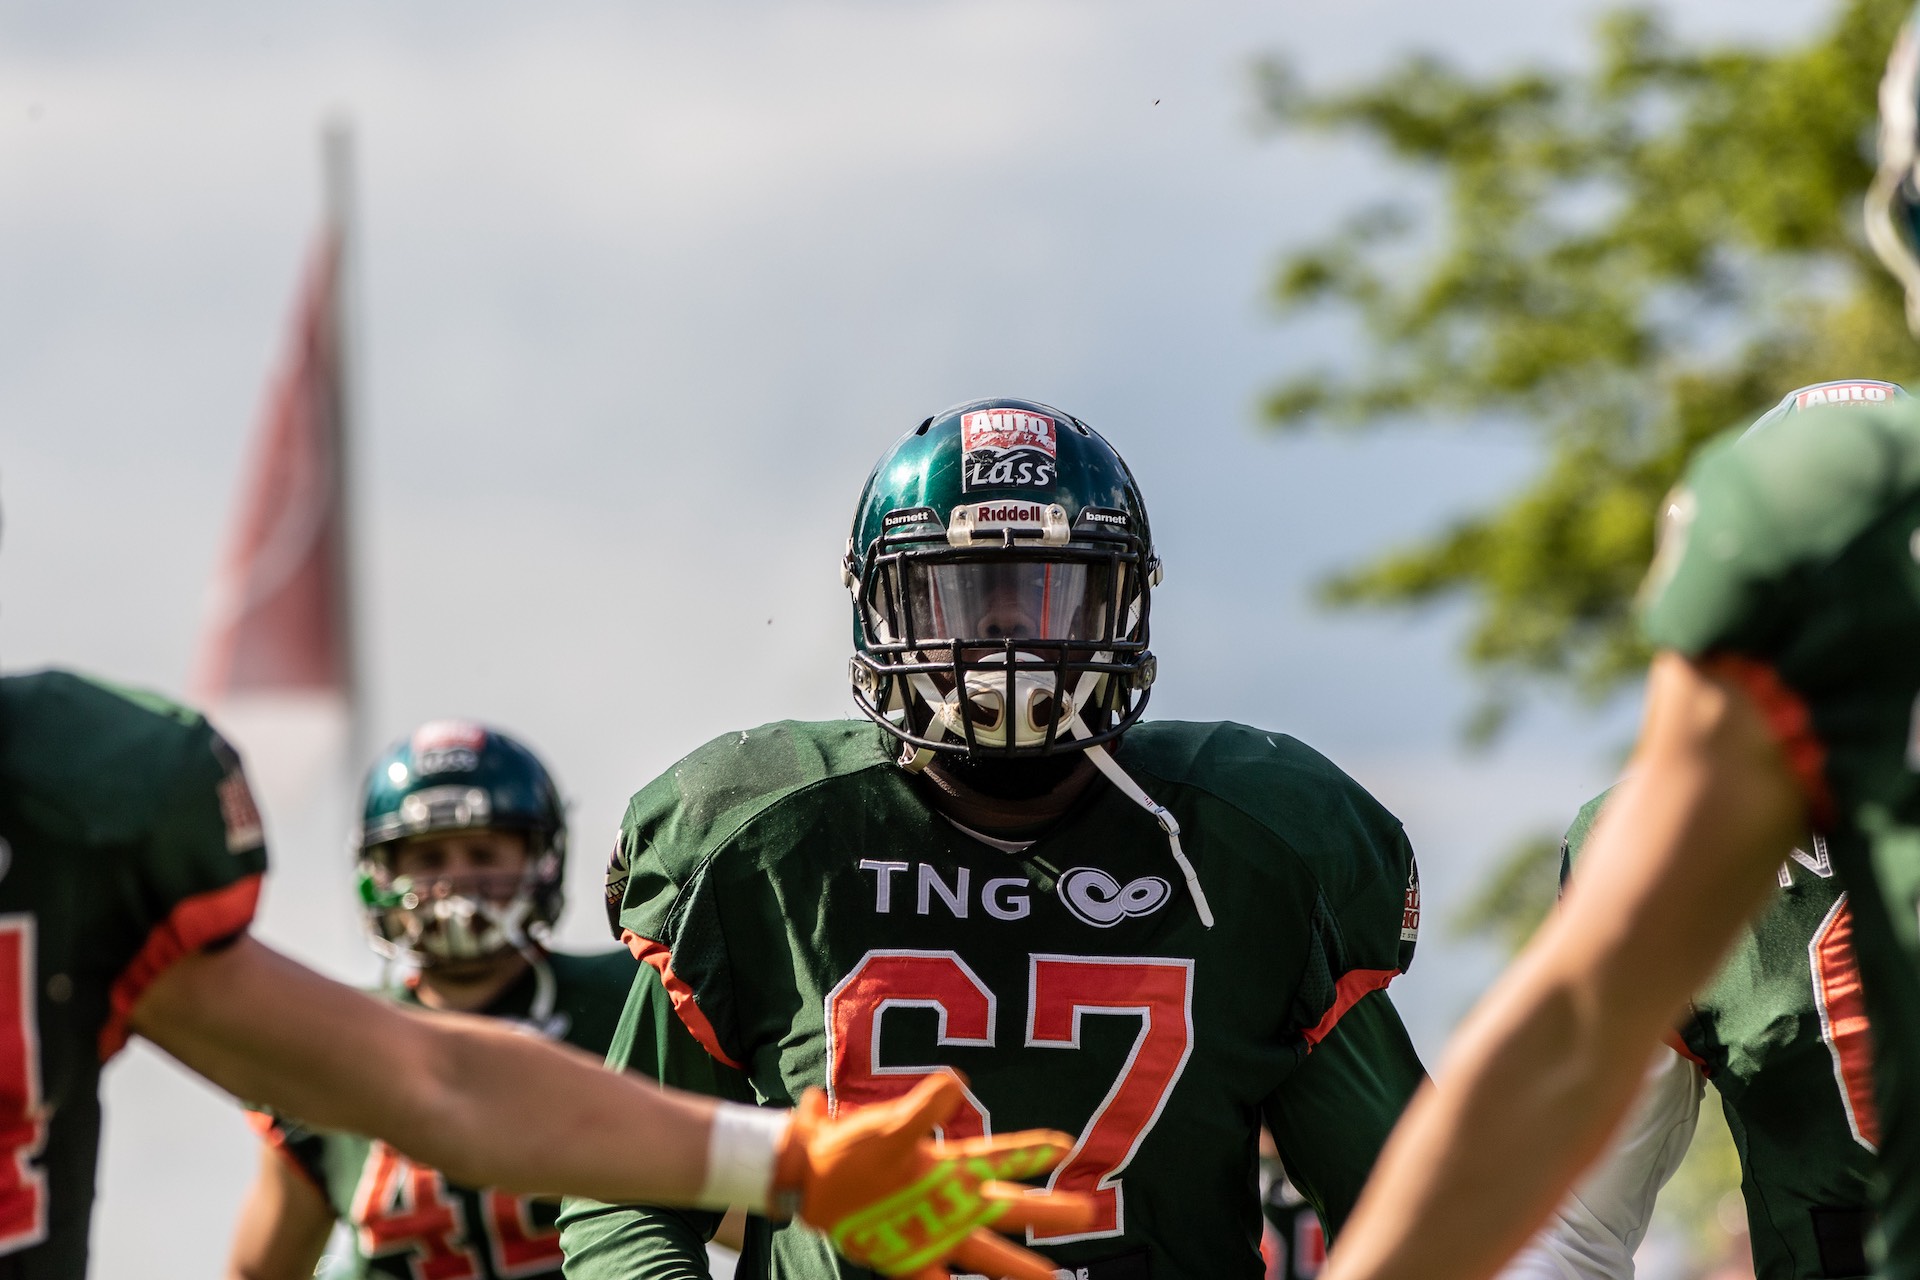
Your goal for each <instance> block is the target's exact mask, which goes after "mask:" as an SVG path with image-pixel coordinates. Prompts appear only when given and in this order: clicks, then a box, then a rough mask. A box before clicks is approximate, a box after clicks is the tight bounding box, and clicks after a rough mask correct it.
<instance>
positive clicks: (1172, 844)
mask: <svg viewBox="0 0 1920 1280" xmlns="http://www.w3.org/2000/svg"><path fill="white" fill-rule="evenodd" d="M1072 727H1073V729H1074V731H1075V732H1077V733H1078V734H1079V735H1080V736H1081V737H1083V738H1090V737H1092V736H1093V735H1092V734H1091V733H1090V732H1088V730H1087V724H1086V721H1084V720H1082V719H1081V718H1080V713H1079V712H1078V711H1075V712H1074V713H1073V724H1072ZM1081 750H1083V751H1085V752H1086V755H1087V759H1089V760H1091V761H1093V767H1094V768H1096V769H1098V770H1099V771H1100V772H1101V773H1103V774H1105V775H1106V777H1107V781H1108V782H1111V783H1112V784H1113V785H1114V786H1116V787H1118V788H1119V789H1120V794H1121V795H1124V796H1125V797H1126V798H1127V799H1129V800H1131V801H1133V802H1134V803H1135V804H1137V805H1139V806H1140V807H1141V808H1142V809H1145V810H1146V811H1147V812H1148V813H1150V814H1152V815H1153V817H1154V821H1156V822H1158V823H1159V824H1160V829H1161V830H1162V831H1164V832H1166V833H1167V847H1168V848H1169V849H1171V850H1172V851H1173V860H1174V862H1175V863H1177V864H1178V865H1179V867H1180V874H1181V876H1182V877H1184V878H1185V879H1186V882H1187V892H1188V893H1189V894H1191V895H1192V897H1193V909H1194V910H1195V911H1197V912H1198V913H1199V915H1200V923H1201V924H1203V925H1205V926H1206V927H1207V928H1209V929H1211V928H1213V908H1212V907H1210V906H1208V905H1207V894H1206V891H1205V890H1204V889H1202V888H1201V887H1200V876H1199V875H1198V873H1196V872H1195V871H1194V869H1193V864H1192V863H1191V862H1188V861H1187V854H1186V850H1184V849H1182V848H1181V847H1180V823H1179V822H1178V821H1177V820H1176V819H1175V818H1174V816H1173V815H1172V814H1171V813H1169V812H1168V811H1167V807H1166V806H1165V805H1163V804H1161V803H1160V802H1159V801H1158V800H1155V799H1154V798H1153V797H1152V796H1150V795H1148V794H1147V793H1146V792H1145V791H1143V790H1141V789H1140V784H1139V783H1137V782H1135V781H1134V780H1133V779H1132V778H1129V777H1128V776H1127V771H1126V770H1125V769H1122V768H1121V767H1120V762H1119V761H1117V760H1115V759H1114V758H1113V756H1112V755H1111V754H1110V753H1109V752H1108V751H1107V749H1106V748H1105V747H1104V746H1098V745H1096V746H1091V747H1083V748H1081Z"/></svg>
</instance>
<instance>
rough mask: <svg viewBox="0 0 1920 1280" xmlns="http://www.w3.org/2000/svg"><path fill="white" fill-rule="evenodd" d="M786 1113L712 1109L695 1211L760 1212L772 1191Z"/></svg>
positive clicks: (766, 1109)
mask: <svg viewBox="0 0 1920 1280" xmlns="http://www.w3.org/2000/svg"><path fill="white" fill-rule="evenodd" d="M792 1119H793V1115H792V1113H791V1112H789V1111H786V1110H783V1109H778V1108H774V1107H743V1106H738V1105H736V1104H734V1103H731V1102H723V1103H721V1104H720V1105H719V1106H718V1107H716V1108H714V1112H713V1128H712V1129H711V1130H710V1131H709V1132H708V1135H707V1180H706V1182H705V1184H704V1185H702V1186H701V1188H700V1207H701V1208H703V1209H730V1208H732V1207H734V1206H735V1205H738V1206H740V1207H741V1208H742V1209H745V1210H746V1211H747V1212H748V1213H764V1212H766V1208H767V1193H768V1192H769V1191H770V1190H772V1187H773V1162H774V1159H775V1157H776V1156H778V1154H779V1152H780V1139H781V1137H782V1136H783V1135H784V1134H785V1133H786V1131H787V1125H788V1124H789V1123H791V1121H792Z"/></svg>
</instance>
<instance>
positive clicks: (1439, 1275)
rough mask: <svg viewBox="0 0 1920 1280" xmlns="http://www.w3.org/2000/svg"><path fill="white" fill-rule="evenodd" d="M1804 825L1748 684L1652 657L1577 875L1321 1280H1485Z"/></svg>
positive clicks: (1618, 1111)
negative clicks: (1618, 767)
mask: <svg viewBox="0 0 1920 1280" xmlns="http://www.w3.org/2000/svg"><path fill="white" fill-rule="evenodd" d="M1804 822H1805V803H1804V801H1803V800H1802V798H1801V794H1800V791H1799V789H1798V786H1797V784H1796V782H1795V780H1794V777H1793V775H1792V773H1791V772H1790V770H1789V769H1788V766H1787V762H1786V760H1785V758H1784V756H1783V755H1782V753H1781V751H1780V750H1779V748H1778V747H1777V746H1776V744H1775V743H1774V740H1773V739H1772V737H1771V736H1770V734H1769V732H1768V729H1767V726H1766V723H1765V721H1764V720H1763V719H1762V716H1761V713H1760V711H1759V710H1758V709H1757V708H1756V707H1755V706H1754V705H1753V703H1752V702H1751V701H1750V700H1749V699H1748V697H1747V695H1746V694H1745V693H1744V692H1743V691H1742V690H1741V689H1739V688H1738V687H1737V686H1736V685H1734V684H1732V683H1730V682H1728V681H1725V680H1722V679H1720V678H1717V677H1716V676H1714V675H1713V674H1711V673H1710V672H1709V671H1707V670H1705V669H1703V668H1701V667H1699V666H1696V665H1695V664H1693V663H1691V662H1689V661H1687V660H1686V659H1684V658H1681V657H1679V656H1678V655H1676V654H1673V653H1662V654H1661V655H1660V656H1659V657H1657V658H1656V659H1655V660H1654V664H1653V669H1652V672H1651V678H1650V680H1649V684H1648V700H1647V718H1646V723H1645V725H1644V727H1643V729H1642V733H1641V738H1640V743H1639V745H1638V747H1637V748H1636V749H1635V752H1634V763H1633V767H1632V769H1631V772H1630V774H1629V776H1628V778H1627V781H1626V782H1625V783H1623V784H1622V786H1621V789H1620V791H1619V793H1618V794H1617V795H1616V796H1615V798H1614V800H1613V801H1612V802H1611V803H1609V805H1608V806H1607V810H1606V813H1605V814H1604V815H1603V816H1602V817H1601V819H1600V825H1599V827H1598V829H1597V830H1596V832H1595V833H1594V836H1593V839H1592V842H1591V843H1590V845H1589V847H1588V850H1587V852H1586V854H1585V855H1584V856H1583V858H1582V867H1581V874H1580V875H1579V876H1578V877H1576V879H1575V882H1574V884H1573V886H1572V888H1571V889H1570V890H1569V892H1568V894H1567V897H1566V900H1565V902H1564V903H1563V904H1562V908H1561V910H1559V911H1557V912H1555V913H1554V915H1553V917H1552V918H1551V919H1550V920H1549V921H1548V923H1547V924H1546V925H1545V926H1544V927H1543V928H1542V929H1541V931H1540V933H1539V935H1538V936H1537V937H1536V938H1535V939H1534V941H1533V943H1532V945H1530V946H1529V947H1528V948H1527V950H1526V951H1525V952H1524V953H1523V954H1522V955H1521V957H1520V959H1519V960H1518V961H1517V962H1516V963H1515V965H1514V967H1513V968H1512V969H1511V970H1509V971H1508V973H1507V974H1506V976H1505V977H1504V978H1502V979H1501V981H1500V982H1499V984H1498V985H1497V986H1495V988H1494V989H1493V991H1492V992H1491V993H1490V994H1489V995H1488V996H1487V997H1486V998H1485V999H1484V1000H1482V1001H1481V1003H1480V1005H1479V1006H1478V1007H1477V1008H1476V1009H1475V1010H1474V1012H1473V1013H1472V1014H1471V1015H1470V1016H1469V1017H1468V1019H1467V1021H1466V1022H1465V1024H1463V1026H1462V1027H1461V1029H1460V1031H1459V1033H1458V1034H1457V1035H1456V1036H1455V1038H1454V1041H1453V1045H1452V1047H1451V1048H1450V1050H1449V1052H1448V1055H1447V1058H1446V1060H1445V1062H1444V1063H1443V1065H1442V1068H1441V1070H1440V1072H1439V1074H1438V1076H1437V1078H1436V1080H1435V1082H1434V1084H1432V1085H1429V1086H1428V1087H1427V1088H1425V1089H1423V1090H1422V1092H1421V1094H1420V1096H1419V1098H1417V1099H1416V1100H1415V1102H1414V1105H1413V1106H1412V1107H1411V1108H1410V1109H1409V1110H1408V1113H1407V1117H1406V1119H1405V1120H1404V1121H1403V1122H1402V1123H1401V1125H1400V1127H1399V1128H1398V1129H1397V1130H1396V1131H1395V1133H1394V1136H1393V1139H1392V1141H1390V1142H1389V1143H1388V1144H1387V1149H1386V1151H1385V1152H1384V1153H1383V1154H1382V1157H1381V1161H1380V1167H1379V1168H1378V1170H1376V1172H1375V1174H1374V1177H1373V1179H1372V1180H1371V1182H1370V1183H1369V1184H1368V1187H1367V1190H1366V1192H1365V1193H1364V1194H1363V1195H1362V1197H1361V1200H1360V1204H1359V1207H1358V1208H1357V1209H1356V1211H1355V1213H1354V1217H1353V1220H1352V1221H1351V1222H1350V1223H1349V1224H1348V1227H1347V1231H1346V1234H1345V1235H1344V1237H1343V1238H1342V1239H1341V1241H1340V1244H1339V1246H1338V1247H1337V1248H1336V1249H1335V1250H1334V1253H1333V1256H1332V1259H1331V1262H1330V1265H1329V1269H1328V1271H1327V1273H1326V1274H1327V1280H1363V1278H1364V1280H1374V1278H1378V1277H1408V1278H1409V1280H1412V1278H1413V1277H1419V1278H1420V1280H1452V1278H1455V1277H1458V1278H1460V1280H1467V1278H1469V1277H1471V1278H1474V1280H1478V1278H1480V1277H1485V1276H1488V1275H1491V1274H1492V1273H1493V1272H1494V1271H1495V1270H1496V1269H1497V1268H1498V1267H1499V1265H1500V1264H1501V1263H1502V1262H1503V1261H1505V1259H1506V1258H1507V1257H1508V1256H1509V1255H1511V1254H1512V1253H1513V1252H1514V1250H1516V1249H1517V1248H1519V1247H1520V1245H1521V1244H1522V1243H1523V1242H1524V1241H1525V1240H1526V1238H1527V1236H1528V1234H1529V1233H1530V1232H1531V1231H1532V1230H1533V1229H1534V1228H1535V1227H1536V1226H1537V1225H1539V1223H1540V1222H1541V1221H1542V1220H1543V1219H1544V1218H1545V1217H1546V1215H1547V1214H1548V1212H1549V1211H1551V1209H1552V1208H1553V1206H1554V1205H1555V1204H1556V1203H1557V1202H1558V1201H1559V1199H1560V1197H1561V1196H1562V1195H1563V1194H1564V1193H1565V1191H1566V1190H1567V1188H1568V1186H1569V1185H1570V1184H1571V1183H1572V1181H1573V1179H1574V1178H1575V1177H1576V1176H1577V1175H1578V1173H1579V1172H1580V1170H1581V1168H1582V1167H1583V1166H1584V1165H1585V1164H1586V1163H1587V1162H1588V1161H1590V1160H1591V1159H1593V1157H1594V1156H1595V1155H1596V1154H1598V1152H1599V1150H1600V1148H1601V1146H1602V1145H1603V1144H1604V1143H1605V1141H1606V1138H1607V1134H1608V1132H1609V1130H1611V1128H1612V1127H1613V1125H1614V1124H1615V1123H1617V1122H1618V1120H1619V1119H1620V1117H1621V1115H1622V1113H1623V1112H1624V1111H1625V1110H1626V1108H1627V1106H1628V1104H1629V1103H1630V1102H1631V1101H1632V1099H1633V1095H1634V1091H1635V1088H1636V1086H1637V1085H1638V1083H1639V1081H1640V1077H1641V1073H1642V1071H1643V1070H1644V1069H1645V1067H1646V1064H1647V1062H1648V1060H1649V1056H1650V1055H1651V1054H1652V1052H1653V1050H1654V1046H1655V1044H1656V1042H1657V1040H1658V1038H1659V1036H1660V1034H1661V1032H1662V1031H1664V1030H1665V1029H1666V1028H1667V1027H1670V1026H1672V1025H1673V1023H1674V1021H1675V1020H1676V1019H1677V1017H1678V1016H1679V1014H1680V1012H1681V1009H1682V1007H1683V1006H1684V1004H1685V1003H1686V1000H1687V998H1688V996H1689V994H1690V993H1691V992H1693V991H1694V990H1696V989H1697V988H1698V987H1699V986H1700V985H1701V984H1702V983H1703V982H1704V981H1705V980H1706V979H1707V978H1708V977H1709V976H1710V975H1711V974H1712V972H1713V970H1714V968H1715V966H1716V965H1717V964H1718V962H1719V960H1720V958H1721V956H1722V954H1723V953H1724V951H1725V949H1726V947H1727V946H1728V944H1729V943H1730V942H1731V941H1732V939H1733V936H1734V934H1735V932H1736V931H1737V930H1738V928H1739V926H1740V925H1741V923H1743V922H1744V921H1745V920H1747V919H1748V918H1749V917H1750V916H1752V915H1753V913H1754V912H1756V911H1757V910H1759V908H1760V907H1761V905H1762V904H1763V903H1764V902H1765V901H1766V897H1767V894H1768V893H1769V892H1770V890H1771V886H1772V883H1773V880H1772V877H1773V873H1774V870H1775V868H1776V867H1777V866H1778V865H1779V862H1780V860H1781V859H1782V858H1783V857H1785V856H1786V854H1787V851H1788V850H1789V849H1790V848H1792V846H1793V841H1794V839H1795V837H1796V835H1797V833H1798V832H1799V831H1800V830H1801V829H1802V827H1803V825H1804Z"/></svg>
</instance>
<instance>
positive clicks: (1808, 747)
mask: <svg viewBox="0 0 1920 1280" xmlns="http://www.w3.org/2000/svg"><path fill="white" fill-rule="evenodd" d="M1700 669H1701V670H1702V671H1704V672H1706V673H1707V674H1708V675H1712V676H1718V677H1720V678H1721V679H1723V680H1728V681H1731V682H1732V683H1734V684H1737V685H1739V686H1740V687H1741V688H1742V689H1744V690H1745V691H1746V694H1747V696H1748V697H1749V698H1752V699H1753V703H1754V705H1755V706H1756V707H1758V708H1759V709H1760V714H1761V715H1762V716H1763V717H1765V719H1766V722H1767V728H1768V729H1770V730H1771V731H1772V732H1773V740H1774V741H1775V742H1777V743H1779V744H1780V750H1781V751H1782V752H1783V753H1785V755H1786V758H1787V768H1788V769H1790V770H1792V772H1793V776H1794V778H1795V779H1797V780H1798V781H1799V783H1800V792H1801V795H1802V798H1804V799H1805V800H1806V802H1807V809H1808V811H1809V814H1810V816H1811V817H1812V819H1813V826H1814V828H1815V829H1816V830H1826V829H1828V828H1831V827H1832V825H1833V795H1832V793H1831V792H1829V791H1828V790H1827V748H1826V746H1825V745H1824V744H1823V743H1822V742H1821V741H1820V736H1819V734H1817V733H1815V732H1814V728H1813V713H1812V712H1811V711H1809V710H1808V709H1807V704H1806V702H1805V701H1804V700H1803V699H1802V698H1801V697H1800V695H1799V694H1797V693H1795V692H1794V691H1793V690H1792V689H1791V688H1789V687H1788V686H1787V682H1786V681H1784V680H1782V679H1781V678H1780V673H1779V672H1778V671H1776V670H1774V668H1773V667H1771V666H1769V665H1768V664H1767V663H1764V662H1761V661H1759V660H1758V659H1756V658H1748V657H1743V656H1741V655H1739V654H1732V653H1719V654H1713V655H1711V656H1709V657H1707V658H1706V659H1705V660H1703V661H1702V662H1701V663H1700Z"/></svg>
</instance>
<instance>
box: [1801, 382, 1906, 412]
mask: <svg viewBox="0 0 1920 1280" xmlns="http://www.w3.org/2000/svg"><path fill="white" fill-rule="evenodd" d="M1899 394H1900V389H1899V388H1898V387H1896V386H1894V385H1893V384H1892V383H1891V382H1826V383H1822V384H1821V385H1819V386H1817V387H1808V388H1807V389H1806V390H1805V391H1802V392H1801V393H1800V394H1799V395H1797V396H1795V397H1794V398H1793V407H1794V408H1796V409H1812V408H1814V407H1816V406H1818V405H1826V404H1885V403H1886V402H1887V401H1889V400H1891V399H1893V398H1894V397H1895V396H1897V395H1899Z"/></svg>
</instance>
